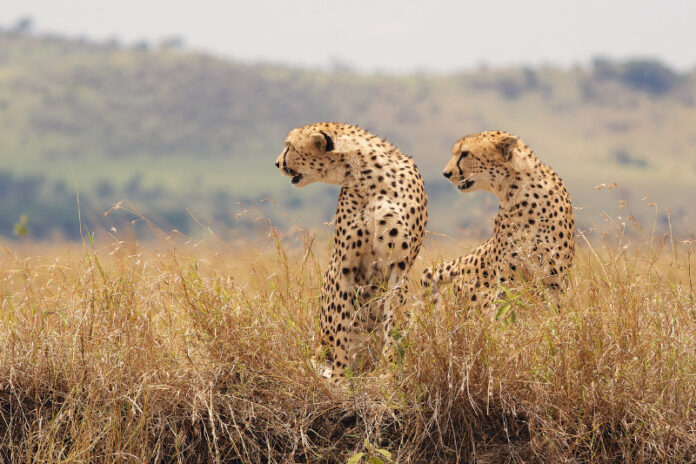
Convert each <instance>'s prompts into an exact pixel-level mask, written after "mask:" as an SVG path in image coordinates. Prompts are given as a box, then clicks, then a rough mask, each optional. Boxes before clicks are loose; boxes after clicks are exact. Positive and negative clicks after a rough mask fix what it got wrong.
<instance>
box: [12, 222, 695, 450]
mask: <svg viewBox="0 0 696 464" xmlns="http://www.w3.org/2000/svg"><path fill="white" fill-rule="evenodd" d="M619 240H620V241H619ZM173 242H174V240H170V241H166V240H165V241H163V242H162V243H161V244H160V245H159V249H158V248H157V247H151V248H148V249H141V248H138V247H136V246H135V245H134V244H132V243H125V242H113V243H109V244H105V245H103V246H101V247H97V248H94V247H92V246H89V245H88V246H85V247H76V248H73V249H71V250H67V251H66V250H59V249H58V248H53V249H51V248H49V249H40V248H30V249H28V248H26V247H24V248H23V249H22V251H21V252H20V251H17V248H16V246H15V251H8V250H6V251H5V253H4V256H3V257H2V258H1V259H0V261H1V262H0V301H1V304H2V308H1V311H0V339H1V340H3V349H2V351H1V352H0V379H1V380H0V437H1V438H0V459H2V461H3V462H7V463H20V462H22V463H23V462H32V463H41V462H46V463H48V462H51V463H54V462H61V463H67V462H71V463H75V462H250V463H258V462H345V461H346V460H347V459H348V458H349V457H351V456H353V455H354V454H355V453H357V452H366V453H367V454H366V455H365V457H364V458H363V459H364V460H367V456H368V455H370V454H371V455H372V456H375V457H376V456H379V458H380V459H381V460H382V461H384V462H387V461H388V460H389V459H388V458H387V457H386V456H385V455H384V454H379V453H378V450H388V451H389V452H390V453H391V457H392V460H393V461H394V462H455V461H461V462H465V461H476V462H658V461H659V462H691V461H694V460H695V459H696V458H694V456H696V435H695V429H696V414H695V410H694V407H695V406H696V354H695V352H694V346H696V343H695V342H696V340H695V338H696V306H695V303H694V283H693V280H696V275H694V276H693V277H692V273H696V258H695V257H694V256H695V255H696V250H694V246H693V245H692V244H690V243H676V242H672V241H670V240H669V238H667V239H663V240H649V239H643V240H641V241H639V242H638V243H636V244H630V243H628V241H627V239H626V238H625V237H620V239H619V238H617V239H615V240H614V241H608V240H607V241H602V240H594V241H592V240H591V241H587V242H585V241H583V239H582V238H581V239H580V240H579V245H580V246H581V249H580V250H579V255H578V258H577V262H576V263H577V264H576V267H575V269H574V271H573V275H572V280H573V285H572V289H571V290H570V291H569V292H567V294H566V295H564V296H563V297H562V301H560V304H559V306H556V305H555V304H553V303H551V302H549V301H548V299H546V298H545V297H544V295H543V294H542V293H540V292H539V291H538V290H536V289H534V288H533V286H531V285H529V286H528V287H526V288H521V289H517V290H515V291H514V292H513V293H512V294H511V298H513V299H514V301H515V302H514V303H513V304H512V306H511V308H510V311H509V312H508V313H507V315H505V316H504V317H501V318H499V319H498V320H495V321H491V320H490V319H489V318H488V317H486V316H484V315H481V314H479V313H478V312H477V311H475V310H471V311H468V312H467V311H465V310H463V309H460V308H458V307H457V306H456V305H455V304H453V303H452V302H451V301H446V307H445V309H444V310H443V311H439V312H435V311H433V309H432V308H431V307H430V306H428V305H427V304H424V301H425V300H424V298H423V297H422V296H421V295H418V294H415V293H412V298H411V304H412V306H413V307H412V317H411V325H410V328H409V330H408V331H407V336H406V337H405V339H404V340H403V341H402V347H403V360H402V362H400V363H399V364H397V365H391V366H387V365H380V366H377V367H376V369H375V370H374V371H372V372H371V373H370V374H367V375H361V376H356V377H354V378H351V379H348V380H347V381H346V382H345V385H344V386H342V387H336V386H332V385H330V384H329V383H327V382H326V381H325V379H323V378H322V377H320V376H319V375H317V374H316V373H315V371H314V369H313V368H312V366H311V363H310V361H309V359H310V357H309V356H310V353H312V351H313V346H314V337H315V334H317V333H318V326H317V325H318V322H317V319H318V318H317V317H316V316H317V308H318V307H319V297H318V295H319V291H318V288H319V286H320V279H321V277H320V267H324V266H325V265H326V264H325V263H326V259H325V255H324V253H320V255H321V256H320V257H315V255H314V252H313V251H312V247H311V240H310V239H308V240H307V241H306V246H305V247H301V246H299V247H289V246H288V247H287V248H286V247H284V246H283V244H282V242H281V241H280V240H278V239H277V237H275V236H274V237H272V238H271V240H270V241H269V243H270V244H271V245H270V246H268V247H267V248H266V249H259V250H255V249H254V250H249V249H243V248H240V247H233V248H232V249H230V248H227V247H225V246H223V245H222V244H217V245H211V246H200V247H194V246H193V245H192V244H188V245H186V244H178V245H175V244H174V243H173ZM317 242H318V241H317ZM590 243H591V244H592V246H590ZM318 247H320V248H322V249H324V248H325V243H323V241H322V244H321V245H319V246H318ZM428 261H429V260H428V259H427V258H426V259H425V262H428ZM422 265H423V264H422ZM413 275H416V273H415V272H414V273H413ZM412 288H415V286H412ZM518 295H519V296H518ZM513 312H514V314H515V316H516V317H515V318H513V316H512V314H513ZM513 319H514V320H513ZM373 462H377V461H373Z"/></svg>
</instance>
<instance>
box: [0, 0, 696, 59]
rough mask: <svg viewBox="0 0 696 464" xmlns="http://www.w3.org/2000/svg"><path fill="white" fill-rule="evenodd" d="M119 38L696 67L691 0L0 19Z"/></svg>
mask: <svg viewBox="0 0 696 464" xmlns="http://www.w3.org/2000/svg"><path fill="white" fill-rule="evenodd" d="M22 15H29V16H32V17H33V18H34V19H35V22H36V28H37V30H38V31H40V32H48V31H50V32H61V33H66V34H70V35H82V36H87V37H92V38H102V39H103V38H109V37H114V36H116V37H119V38H121V39H122V40H124V41H125V42H133V41H136V40H139V39H147V40H149V41H157V40H160V39H162V38H163V37H166V36H172V35H180V36H182V37H183V38H185V40H186V43H187V44H188V46H189V47H191V48H196V49H202V50H206V51H211V52H214V53H217V54H222V55H225V56H228V57H233V58H236V59H240V60H244V61H249V60H253V61H273V62H284V63H290V64H296V65H314V66H326V65H329V64H331V63H332V62H341V63H346V64H349V65H351V66H353V67H355V68H358V69H362V70H383V71H398V72H403V71H413V70H435V71H451V70H458V69H463V68H471V67H475V66H478V65H479V64H482V63H485V64H488V65H494V66H499V65H508V64H519V63H524V64H539V63H552V64H560V65H572V64H575V63H582V62H587V61H588V60H590V59H591V58H592V57H593V56H597V55H604V56H609V57H618V58H622V57H629V56H630V57H635V56H640V57H645V56H650V57H657V58H660V59H662V60H663V61H665V62H666V63H668V64H670V65H672V66H675V67H677V68H679V69H690V68H693V67H694V66H696V25H695V24H694V23H695V22H696V1H693V0H681V1H680V0H660V1H642V0H574V1H563V0H537V1H524V0H503V1H492V0H491V1H478V2H473V1H469V2H464V1H459V2H457V1H451V0H443V1H437V0H431V1H411V0H371V1H367V0H365V1H358V0H356V1H332V0H307V1H305V0H285V1H281V0H244V1H233V0H229V1H214V0H197V1H191V0H189V1H176V0H2V6H0V24H2V25H3V26H8V25H10V24H12V23H14V22H15V21H16V20H17V18H18V17H20V16H22Z"/></svg>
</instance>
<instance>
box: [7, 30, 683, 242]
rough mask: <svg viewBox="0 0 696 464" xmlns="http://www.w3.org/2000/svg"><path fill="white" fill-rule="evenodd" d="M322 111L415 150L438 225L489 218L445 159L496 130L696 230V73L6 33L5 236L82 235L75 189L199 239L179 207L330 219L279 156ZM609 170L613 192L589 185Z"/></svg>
mask: <svg viewBox="0 0 696 464" xmlns="http://www.w3.org/2000/svg"><path fill="white" fill-rule="evenodd" d="M318 120H337V121H347V122H352V123H356V124H359V125H360V126H362V127H365V128H366V129H368V130H370V131H372V132H374V133H376V134H378V135H380V136H383V137H386V138H389V139H390V140H391V141H393V142H394V143H395V144H396V145H398V146H399V147H400V148H401V149H402V150H403V151H405V152H406V153H409V154H411V155H412V156H413V157H414V158H415V160H416V162H417V164H418V165H419V167H420V168H421V170H422V171H423V173H424V175H425V178H426V185H427V189H428V193H429V195H430V197H431V205H432V212H431V217H432V221H431V223H430V229H432V230H433V231H435V232H443V233H449V234H456V233H458V231H461V229H462V228H463V227H472V226H473V227H474V229H476V230H487V229H488V228H489V227H490V224H489V222H488V221H487V220H486V219H485V218H486V217H487V216H489V215H490V212H491V211H492V210H493V209H494V208H495V201H494V199H493V198H492V197H491V196H486V195H484V194H476V195H469V196H462V195H459V194H457V193H456V192H455V191H454V189H453V188H451V187H450V186H449V185H448V184H447V183H446V182H445V180H444V179H442V178H441V175H440V171H441V169H442V167H443V166H444V164H445V163H446V160H447V158H448V156H449V149H450V146H451V144H452V142H454V141H455V140H456V139H457V138H459V137H460V136H463V135H465V134H467V133H470V132H474V131H479V130H483V129H492V128H500V129H505V130H508V131H511V132H515V133H517V134H519V135H520V136H521V137H522V138H523V139H524V140H525V141H526V142H527V143H529V145H531V146H532V147H533V148H534V149H535V150H536V152H537V154H538V155H539V156H540V157H541V158H542V159H543V160H544V161H546V162H547V163H548V164H550V165H551V166H552V167H553V168H554V169H556V170H557V171H558V172H559V174H560V175H561V177H563V178H564V179H565V180H566V181H567V184H568V185H569V188H570V190H571V193H572V194H573V196H574V197H575V199H576V204H577V205H578V206H584V207H589V208H590V209H592V210H593V211H594V210H598V211H608V212H609V213H610V215H612V216H614V215H616V214H623V215H624V216H625V215H626V214H625V213H624V212H622V211H620V210H619V209H618V203H617V200H618V199H619V198H622V199H624V200H628V201H629V204H631V205H633V207H634V209H635V213H636V214H638V215H639V216H641V217H643V218H646V217H648V216H649V214H650V211H653V210H652V208H649V207H647V203H648V201H652V200H647V199H646V200H644V201H643V203H641V198H643V197H645V195H648V194H650V195H652V199H653V200H654V201H656V202H657V203H658V204H659V206H660V207H661V209H660V211H659V213H658V220H659V221H660V222H662V223H664V222H665V221H666V216H665V215H664V208H670V209H671V212H672V221H673V223H674V225H675V227H677V228H678V230H680V231H682V232H683V233H692V232H693V231H694V230H696V202H694V201H693V198H694V197H696V188H695V187H694V186H696V157H695V156H694V154H695V150H694V146H696V73H694V72H692V73H688V74H678V73H675V72H674V71H672V70H670V69H669V68H667V67H665V66H663V65H662V64H660V63H658V62H654V61H627V62H621V63H619V62H611V61H607V60H596V61H595V63H593V65H592V66H589V67H588V68H587V69H584V68H578V69H573V70H561V69H554V68H541V69H498V70H490V69H479V70H477V71H472V72H467V73H461V74H457V75H428V74H423V75H414V76H406V77H395V76H378V75H359V74H351V73H347V72H333V73H328V72H318V71H311V70H300V69H292V68H286V67H278V66H267V65H264V66H262V65H248V64H243V63H236V62H232V61H226V60H221V59H218V58H214V57H210V56H206V55H200V54H194V53H189V52H182V51H176V50H171V49H157V50H145V49H136V48H122V47H119V46H116V45H113V44H98V43H90V42H84V41H76V40H68V39H63V38H59V37H51V38H48V37H36V36H30V35H26V34H17V33H9V32H5V33H0V179H2V182H0V190H2V192H3V196H2V201H0V235H5V236H8V235H10V234H11V233H12V226H13V224H14V223H15V222H16V221H17V220H18V218H19V216H20V215H21V214H27V215H28V216H29V226H30V229H31V235H32V236H34V237H35V238H42V237H49V236H52V235H54V234H59V235H64V236H68V237H76V236H78V235H79V228H78V226H77V206H76V204H77V203H76V193H77V191H79V192H80V205H81V210H82V215H83V219H84V220H85V221H87V222H89V223H91V224H93V226H96V225H97V224H99V225H101V226H103V227H107V228H108V227H110V226H111V225H113V224H116V223H118V224H121V223H122V221H123V218H124V216H109V217H104V215H103V214H102V213H103V212H104V211H106V210H107V209H108V208H109V207H110V206H111V205H112V204H113V203H115V202H117V201H120V200H126V201H130V202H132V203H133V204H134V205H135V206H136V207H137V208H139V209H140V210H142V211H143V212H144V213H145V214H147V215H148V217H151V218H153V219H154V220H155V221H156V222H157V223H158V224H159V225H161V226H163V227H165V228H168V227H176V228H178V229H179V230H181V231H186V232H190V233H196V230H199V229H198V226H196V225H195V222H194V221H193V219H192V218H191V216H190V215H189V213H187V212H186V209H188V210H190V211H192V212H193V213H194V214H195V215H196V216H197V217H198V218H199V219H200V220H201V221H203V222H204V223H206V224H213V225H219V226H220V227H219V229H221V230H225V231H227V230H229V231H230V232H229V233H230V234H231V235H232V236H234V235H235V234H243V233H246V231H248V230H249V228H250V227H255V226H254V225H253V223H254V220H256V219H257V218H259V217H263V216H269V217H270V220H271V221H272V222H274V223H277V224H285V225H287V224H290V223H294V224H301V225H303V226H318V225H321V224H322V222H325V221H327V220H329V219H330V216H331V212H332V208H333V206H334V203H335V199H333V198H331V197H332V196H333V195H334V192H335V189H334V188H332V187H327V186H320V185H314V186H309V187H306V188H304V189H302V190H298V189H295V188H293V187H292V186H290V185H289V183H288V182H287V179H285V178H282V177H281V176H280V175H279V174H278V172H277V171H276V169H275V167H274V166H273V165H272V162H273V160H274V158H275V156H276V155H277V153H278V152H279V150H280V148H281V145H282V140H283V138H284V136H285V134H286V133H287V131H288V130H289V129H291V128H293V127H296V126H298V125H301V124H305V123H308V122H313V121H318ZM612 182H617V183H618V184H619V186H620V187H621V188H620V189H616V190H612V191H610V192H607V191H605V190H595V189H594V186H595V185H597V184H601V183H605V184H611V183H612ZM326 192H331V194H330V195H327V194H326ZM262 199H270V200H273V201H272V202H264V203H259V201H261V200H262ZM238 202H243V204H242V205H239V206H238V205H237V203H238ZM250 208H251V209H252V210H253V212H247V213H246V214H243V215H242V216H241V217H238V215H239V214H240V213H243V212H244V211H245V210H249V209H250ZM453 212H456V213H453ZM286 213H287V214H286ZM580 214H581V219H582V214H583V213H582V212H581V213H580ZM119 217H120V218H121V219H119ZM125 217H128V218H130V216H125ZM597 217H598V216H597V215H596V214H595V215H594V216H593V218H594V219H595V220H596V219H597ZM111 221H115V222H113V223H112V222H111ZM119 221H121V222H119ZM472 233H473V232H472Z"/></svg>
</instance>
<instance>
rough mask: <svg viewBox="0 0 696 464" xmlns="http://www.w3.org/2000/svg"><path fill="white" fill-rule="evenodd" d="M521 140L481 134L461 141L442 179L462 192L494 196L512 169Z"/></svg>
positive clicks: (493, 132)
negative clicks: (491, 194) (476, 191)
mask: <svg viewBox="0 0 696 464" xmlns="http://www.w3.org/2000/svg"><path fill="white" fill-rule="evenodd" d="M518 142H519V139H518V138H517V137H515V136H514V135H511V134H508V133H505V132H501V131H491V132H481V133H478V134H471V135H467V136H466V137H464V138H462V139H459V140H458V141H457V143H455V144H454V146H453V147H452V158H450V160H449V162H448V163H447V166H445V170H444V172H443V175H444V176H445V177H446V178H448V179H449V181H450V182H451V183H452V184H453V185H454V186H455V187H457V189H459V191H460V192H473V191H474V190H487V191H489V192H494V193H495V190H496V188H497V183H498V181H499V180H500V179H502V178H504V177H505V176H506V175H507V174H508V173H510V171H511V170H512V169H513V166H512V165H513V156H514V153H515V149H516V148H517V144H518Z"/></svg>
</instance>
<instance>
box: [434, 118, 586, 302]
mask: <svg viewBox="0 0 696 464" xmlns="http://www.w3.org/2000/svg"><path fill="white" fill-rule="evenodd" d="M443 174H444V176H445V177H446V178H448V179H449V180H450V182H451V183H452V184H454V185H455V186H456V187H457V188H458V189H459V191H460V192H471V191H474V190H487V191H489V192H492V193H494V194H495V195H496V196H497V197H498V200H499V202H500V207H499V210H498V215H497V216H496V218H495V225H494V235H493V237H492V238H490V239H489V240H487V241H486V242H484V243H483V244H482V245H481V246H479V247H478V248H476V249H475V250H474V251H473V252H471V253H470V254H468V255H466V256H462V257H460V258H457V259H456V260H454V261H452V262H449V263H443V264H442V265H440V266H438V267H437V269H435V268H429V269H425V270H424V271H423V275H422V278H421V284H422V285H424V286H431V287H432V288H433V292H434V293H437V289H438V286H439V285H440V284H442V283H447V282H450V281H452V280H455V287H454V292H455V295H456V296H457V297H458V299H459V300H460V301H463V302H466V303H467V304H468V303H470V302H476V304H479V305H482V306H483V307H484V308H487V307H489V306H490V305H491V303H492V302H493V301H495V300H496V299H498V298H499V297H498V291H496V290H495V287H497V286H498V285H499V284H502V285H506V286H507V285H510V284H509V283H506V282H511V281H515V278H516V277H519V276H520V275H521V276H523V277H531V276H537V277H540V278H541V281H542V282H543V283H545V284H547V285H549V286H550V287H552V288H556V289H563V288H564V287H565V286H566V285H567V271H568V267H569V266H570V265H571V264H572V261H573V256H574V255H575V230H574V218H573V207H572V204H571V201H570V195H569V194H568V192H567V191H566V188H565V186H564V185H563V181H562V180H561V179H560V177H558V176H557V175H556V173H555V172H553V171H552V170H551V169H550V168H549V167H548V166H546V165H545V164H543V163H542V162H541V161H539V159H538V158H537V157H536V155H535V154H534V152H533V151H532V150H531V149H530V148H529V147H528V146H527V145H525V144H524V142H522V141H521V140H520V139H519V138H517V137H516V136H514V135H511V134H508V133H505V132H501V131H495V132H493V131H491V132H482V133H479V134H472V135H468V136H466V137H464V138H462V139H460V140H459V141H457V143H455V144H454V147H453V148H452V158H451V159H450V161H449V162H448V163H447V166H446V167H445V170H444V173H443Z"/></svg>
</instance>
